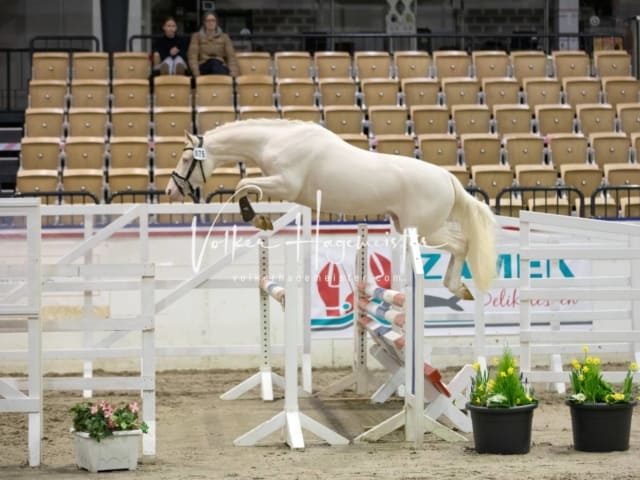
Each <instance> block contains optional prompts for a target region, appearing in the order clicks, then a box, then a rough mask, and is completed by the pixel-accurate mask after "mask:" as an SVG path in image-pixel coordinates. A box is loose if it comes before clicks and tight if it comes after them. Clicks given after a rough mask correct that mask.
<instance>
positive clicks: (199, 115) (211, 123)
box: [196, 106, 237, 135]
mask: <svg viewBox="0 0 640 480" xmlns="http://www.w3.org/2000/svg"><path fill="white" fill-rule="evenodd" d="M236 117H237V115H236V110H235V108H234V107H231V106H229V107H199V108H198V109H197V110H196V128H197V130H198V134H200V135H203V134H204V133H205V132H208V131H209V130H213V129H214V128H217V127H219V126H220V125H224V124H225V123H229V122H234V121H235V120H236Z"/></svg>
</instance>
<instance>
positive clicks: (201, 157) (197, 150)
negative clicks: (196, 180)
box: [171, 135, 207, 201]
mask: <svg viewBox="0 0 640 480" xmlns="http://www.w3.org/2000/svg"><path fill="white" fill-rule="evenodd" d="M197 138H198V146H197V147H185V148H184V149H183V150H182V151H183V152H186V151H187V150H192V151H193V157H192V159H191V165H189V170H187V174H186V175H185V176H184V177H183V176H182V175H180V174H179V173H178V172H176V171H175V170H174V171H173V172H171V178H172V179H173V183H175V184H176V187H178V190H179V191H180V194H181V195H182V196H183V197H184V196H185V192H184V187H185V186H187V187H189V191H188V192H187V193H188V195H189V196H190V197H191V198H193V200H194V201H195V200H196V199H195V191H196V189H195V188H194V187H193V185H192V184H191V181H190V180H189V179H190V178H191V174H193V171H194V170H195V168H196V164H198V165H199V166H200V174H201V175H202V182H203V183H207V177H206V176H205V174H204V167H203V166H202V162H204V161H205V160H206V158H207V152H206V150H205V149H204V148H203V147H202V145H203V138H202V136H201V135H198V136H197Z"/></svg>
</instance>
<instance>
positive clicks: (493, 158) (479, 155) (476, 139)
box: [460, 133, 502, 168]
mask: <svg viewBox="0 0 640 480" xmlns="http://www.w3.org/2000/svg"><path fill="white" fill-rule="evenodd" d="M460 142H461V148H462V156H463V159H464V164H465V165H466V166H467V167H468V168H471V167H472V166H474V165H499V164H500V163H501V159H502V149H501V145H500V139H499V138H498V136H497V135H495V134H492V133H467V134H465V135H460Z"/></svg>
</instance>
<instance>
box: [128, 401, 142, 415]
mask: <svg viewBox="0 0 640 480" xmlns="http://www.w3.org/2000/svg"><path fill="white" fill-rule="evenodd" d="M129 410H131V413H138V412H139V411H140V405H138V402H131V403H130V404H129Z"/></svg>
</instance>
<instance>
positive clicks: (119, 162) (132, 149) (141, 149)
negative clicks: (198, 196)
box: [109, 137, 177, 170]
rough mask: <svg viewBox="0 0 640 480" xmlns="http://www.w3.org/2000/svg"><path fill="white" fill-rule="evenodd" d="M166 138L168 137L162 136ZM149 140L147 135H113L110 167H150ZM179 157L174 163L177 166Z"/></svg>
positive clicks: (110, 146) (110, 143)
mask: <svg viewBox="0 0 640 480" xmlns="http://www.w3.org/2000/svg"><path fill="white" fill-rule="evenodd" d="M160 138H166V137H160ZM149 157H150V152H149V140H148V139H147V137H111V140H110V142H109V168H112V169H113V168H146V169H147V170H148V169H149ZM176 164H177V159H176V161H175V162H174V163H173V166H174V167H175V166H176Z"/></svg>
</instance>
